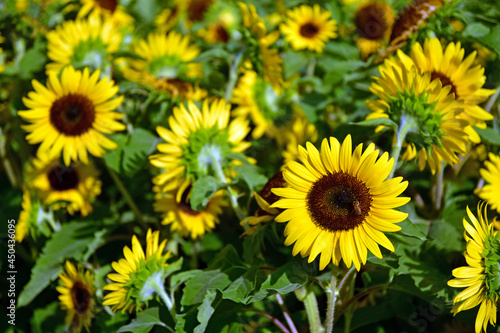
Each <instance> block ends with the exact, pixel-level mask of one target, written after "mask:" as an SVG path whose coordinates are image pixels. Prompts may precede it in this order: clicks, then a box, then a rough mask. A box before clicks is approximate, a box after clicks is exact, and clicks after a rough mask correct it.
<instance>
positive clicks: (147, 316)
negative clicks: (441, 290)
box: [117, 307, 167, 333]
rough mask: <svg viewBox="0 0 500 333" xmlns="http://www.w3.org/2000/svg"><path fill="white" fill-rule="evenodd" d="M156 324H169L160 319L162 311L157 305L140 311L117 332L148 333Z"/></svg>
mask: <svg viewBox="0 0 500 333" xmlns="http://www.w3.org/2000/svg"><path fill="white" fill-rule="evenodd" d="M155 325H159V326H163V327H167V325H165V324H164V323H163V322H162V321H161V320H160V313H159V309H158V308H157V307H154V308H150V309H147V310H144V311H142V312H139V313H138V314H137V318H136V319H135V320H133V321H132V322H131V323H130V324H128V325H125V326H122V327H120V329H119V330H118V331H117V332H118V333H120V332H132V333H147V332H149V331H151V329H152V328H153V327H154V326H155Z"/></svg>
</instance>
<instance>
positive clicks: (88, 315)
mask: <svg viewBox="0 0 500 333" xmlns="http://www.w3.org/2000/svg"><path fill="white" fill-rule="evenodd" d="M93 280H94V277H93V275H92V274H91V273H90V271H88V270H83V269H82V267H81V265H80V264H78V270H77V269H76V268H75V266H74V265H73V264H72V263H71V262H69V261H66V264H65V271H63V272H61V273H59V284H60V286H57V287H56V289H57V291H58V292H59V293H60V294H61V295H59V301H60V302H61V308H62V309H63V310H66V311H67V312H68V314H67V316H66V322H67V323H68V324H69V329H70V331H71V332H80V331H81V330H82V326H83V327H85V329H86V330H87V332H90V331H89V327H90V323H91V321H92V317H93V316H94V314H93V311H94V306H95V302H94V293H95V288H94V284H93Z"/></svg>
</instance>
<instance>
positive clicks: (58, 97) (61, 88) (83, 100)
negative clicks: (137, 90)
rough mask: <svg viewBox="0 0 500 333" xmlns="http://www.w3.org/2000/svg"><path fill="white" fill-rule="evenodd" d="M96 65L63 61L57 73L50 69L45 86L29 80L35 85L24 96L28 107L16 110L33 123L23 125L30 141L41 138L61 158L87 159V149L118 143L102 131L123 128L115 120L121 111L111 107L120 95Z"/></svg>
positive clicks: (93, 150) (97, 151) (98, 152)
mask: <svg viewBox="0 0 500 333" xmlns="http://www.w3.org/2000/svg"><path fill="white" fill-rule="evenodd" d="M99 75H100V71H99V70H97V71H95V72H94V73H93V74H92V75H90V73H89V70H88V68H85V69H84V70H83V73H82V72H81V71H77V70H75V69H74V68H73V67H71V66H68V67H66V68H65V69H64V70H63V71H62V74H61V79H59V78H58V77H57V75H56V74H55V73H51V74H49V79H48V82H47V87H44V86H43V85H42V84H41V83H40V82H38V81H36V80H33V81H32V84H33V88H34V89H35V91H34V92H33V91H32V92H30V93H28V97H24V98H23V102H24V105H26V107H28V108H29V110H25V111H19V112H18V114H19V116H21V118H23V119H24V120H26V121H27V122H29V123H31V124H29V125H24V126H23V129H24V130H25V131H27V132H29V134H28V135H27V137H26V139H27V140H28V142H29V143H30V144H37V143H41V145H40V148H39V149H40V150H47V149H49V150H50V151H51V153H53V154H54V155H58V154H62V156H63V159H64V163H65V164H66V165H69V164H70V161H71V160H73V161H81V162H83V163H85V164H87V163H88V153H90V154H92V155H94V156H96V157H100V156H102V155H104V153H105V152H106V151H105V150H104V148H106V149H115V148H116V147H117V145H116V143H114V142H113V141H111V140H110V139H108V138H107V137H106V136H105V135H103V134H112V133H114V132H115V131H121V130H124V129H125V125H123V124H122V123H119V122H118V121H117V120H118V119H121V118H122V117H123V114H122V113H118V112H113V110H115V109H116V108H117V107H118V106H119V105H120V104H121V103H122V101H123V96H119V97H116V98H114V97H115V96H116V93H117V92H118V86H115V85H114V82H113V81H109V80H108V78H107V77H105V78H103V79H101V80H99Z"/></svg>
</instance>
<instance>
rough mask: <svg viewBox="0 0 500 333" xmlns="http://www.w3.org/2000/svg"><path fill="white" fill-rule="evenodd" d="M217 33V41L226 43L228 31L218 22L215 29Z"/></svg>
mask: <svg viewBox="0 0 500 333" xmlns="http://www.w3.org/2000/svg"><path fill="white" fill-rule="evenodd" d="M215 32H216V35H217V41H219V42H223V43H227V42H228V40H229V33H228V32H227V30H226V28H224V26H223V25H222V24H220V23H217V27H216V29H215Z"/></svg>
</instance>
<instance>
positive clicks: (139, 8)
mask: <svg viewBox="0 0 500 333" xmlns="http://www.w3.org/2000/svg"><path fill="white" fill-rule="evenodd" d="M130 10H131V12H132V13H133V14H135V16H138V17H139V19H138V20H137V21H138V22H142V23H149V24H153V22H154V19H155V17H156V15H157V14H158V13H159V11H160V8H159V7H158V4H157V2H156V1H155V0H141V1H134V2H133V5H132V6H131V8H130Z"/></svg>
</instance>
